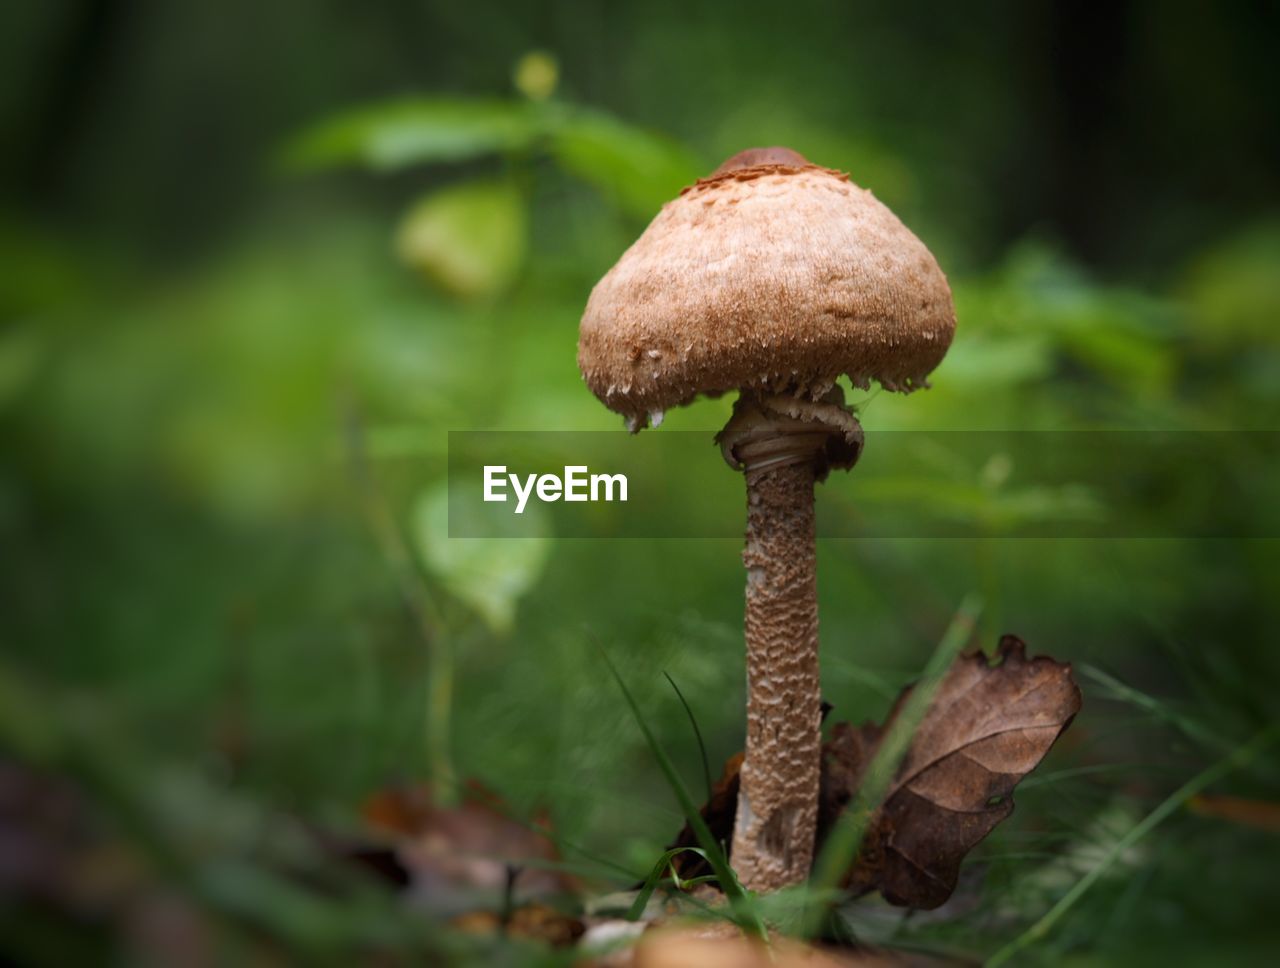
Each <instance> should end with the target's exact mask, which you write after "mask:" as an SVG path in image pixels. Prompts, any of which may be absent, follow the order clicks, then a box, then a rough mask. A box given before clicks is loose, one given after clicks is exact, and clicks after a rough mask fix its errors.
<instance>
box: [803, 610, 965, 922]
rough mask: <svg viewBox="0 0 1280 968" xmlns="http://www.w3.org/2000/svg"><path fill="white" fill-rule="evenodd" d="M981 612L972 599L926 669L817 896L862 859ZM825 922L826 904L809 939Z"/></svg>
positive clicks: (851, 810)
mask: <svg viewBox="0 0 1280 968" xmlns="http://www.w3.org/2000/svg"><path fill="white" fill-rule="evenodd" d="M981 611H982V605H981V601H980V599H979V598H978V597H977V596H976V595H969V596H968V597H966V598H965V599H964V601H963V602H961V603H960V608H959V610H958V611H957V612H956V614H955V617H954V618H953V619H952V620H951V624H950V625H948V626H947V630H946V632H944V633H943V636H942V638H941V640H940V641H939V642H938V645H937V647H936V648H935V649H934V650H933V655H931V656H930V657H929V661H928V662H927V663H926V664H925V667H924V672H923V673H922V674H921V676H920V680H919V681H918V682H917V683H916V685H915V687H914V688H913V689H912V690H911V694H910V695H909V696H908V697H907V700H906V702H905V703H904V704H903V706H902V710H901V711H900V712H899V713H898V715H897V717H896V718H895V719H894V721H893V723H892V724H891V725H890V726H889V730H888V732H886V733H885V736H884V739H883V740H882V741H881V742H880V747H879V749H877V750H876V755H875V756H874V757H873V758H872V760H871V764H870V766H868V767H867V772H866V776H865V778H864V779H863V782H862V786H861V787H860V788H859V789H858V793H857V795H856V797H855V798H854V801H853V803H851V804H850V805H849V806H848V807H847V808H846V809H845V811H844V813H843V814H842V815H841V817H840V820H839V822H838V823H837V824H836V827H835V829H834V830H832V832H831V834H830V835H829V836H828V837H827V842H826V844H825V845H824V846H823V848H822V854H821V855H820V856H819V857H818V861H817V863H816V864H815V865H814V874H813V877H812V879H811V880H810V888H811V890H812V891H813V892H814V894H815V896H817V897H829V896H831V895H832V893H833V892H835V891H837V889H838V887H839V885H840V881H841V880H842V879H843V877H844V874H845V872H846V871H847V870H848V869H849V866H850V865H851V864H852V863H853V862H854V859H855V858H856V857H857V856H858V851H859V850H860V849H861V847H862V838H863V836H864V835H865V834H866V831H867V825H868V824H869V823H870V821H871V817H872V815H873V814H874V813H875V811H876V810H877V809H878V808H879V806H880V804H881V802H882V801H883V800H884V797H885V794H887V793H888V791H889V787H890V785H891V784H892V783H893V777H894V775H895V774H896V773H897V772H898V767H899V766H901V765H902V758H903V757H904V756H906V754H907V750H908V748H909V747H910V746H911V740H912V738H913V737H914V736H915V732H916V728H917V727H918V726H919V725H920V722H921V720H923V719H924V716H925V713H926V712H928V710H929V704H930V703H931V702H932V701H933V697H934V694H935V693H936V692H937V691H938V686H939V685H941V683H942V679H943V677H944V676H945V675H946V674H947V670H948V669H950V668H951V663H952V661H953V660H954V659H955V657H956V655H957V654H959V652H960V650H961V649H963V648H964V646H965V643H966V642H968V641H969V639H970V637H971V636H972V635H973V630H974V627H975V625H976V623H977V619H978V615H979V614H980V613H981ZM824 917H825V904H820V905H818V906H816V907H815V908H814V909H813V910H812V911H811V912H810V915H809V917H808V918H807V919H806V930H807V933H809V934H812V933H813V932H814V931H816V930H817V929H818V928H819V927H820V926H821V923H822V920H823V918H824Z"/></svg>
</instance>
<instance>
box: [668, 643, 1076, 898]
mask: <svg viewBox="0 0 1280 968" xmlns="http://www.w3.org/2000/svg"><path fill="white" fill-rule="evenodd" d="M910 692H911V687H908V688H907V689H905V690H903V692H902V694H901V695H900V696H899V697H898V700H897V702H896V703H895V704H894V707H893V709H892V710H891V712H890V713H889V716H888V718H887V720H886V721H885V723H884V725H882V726H877V725H875V724H873V723H867V724H865V725H863V726H861V727H857V728H855V727H853V726H852V725H850V724H849V723H837V724H836V725H835V727H834V728H833V729H832V732H831V738H830V739H829V740H827V742H826V743H824V744H823V763H822V783H821V790H820V796H819V806H818V842H819V848H820V847H821V844H822V842H823V840H824V839H825V837H826V835H827V833H828V832H829V831H830V830H831V828H832V826H833V825H834V824H835V822H836V821H837V820H838V819H839V817H840V814H841V812H842V811H843V810H844V809H845V808H846V807H847V806H848V804H849V802H850V801H851V800H852V799H853V797H854V795H855V794H856V792H857V790H858V788H859V787H860V786H861V784H862V781H863V778H864V775H865V773H866V769H867V766H868V765H869V764H870V762H871V759H872V757H873V756H875V753H876V750H877V749H878V748H879V744H880V741H881V739H882V737H883V736H884V734H885V732H886V731H887V729H888V727H889V725H890V724H891V723H892V722H893V721H894V719H895V718H896V717H897V716H898V715H899V713H900V711H901V709H902V707H903V704H904V702H905V700H906V698H907V696H908V695H909V694H910ZM1079 709H1080V690H1079V688H1078V687H1077V686H1076V684H1075V681H1074V679H1073V678H1072V676H1071V666H1070V665H1069V664H1067V663H1062V662H1057V661H1055V660H1054V659H1051V658H1048V657H1047V656H1036V657H1034V658H1031V659H1028V658H1027V656H1026V646H1025V645H1024V644H1023V642H1022V641H1021V640H1020V639H1018V638H1016V637H1014V636H1012V635H1006V636H1004V638H1002V639H1001V640H1000V645H999V647H998V649H997V650H996V655H995V657H994V661H989V660H988V658H987V657H986V656H985V655H983V654H982V653H980V652H974V653H970V654H967V655H963V656H961V657H959V658H958V659H956V661H955V662H954V663H953V664H952V666H951V668H950V669H949V670H948V671H947V674H946V676H945V677H944V678H943V681H942V682H941V684H940V685H939V687H938V691H937V693H936V694H935V695H934V698H933V701H932V702H931V703H930V706H929V710H928V711H927V712H926V713H925V716H924V719H923V720H922V721H921V723H920V725H919V726H918V727H917V729H916V732H915V735H914V736H913V738H912V741H911V745H910V747H909V748H908V750H907V753H906V755H905V757H904V758H903V761H902V763H901V765H900V766H899V768H898V771H897V774H896V777H895V779H894V781H893V783H892V785H891V786H890V788H889V790H888V792H887V794H886V796H885V799H884V801H883V802H882V804H881V806H880V808H879V809H878V810H877V811H876V812H875V813H874V814H873V815H872V818H871V821H870V823H869V825H868V827H867V831H866V834H865V836H864V837H863V842H862V848H861V851H860V853H859V855H858V858H857V860H856V861H855V863H854V865H853V867H852V869H851V870H850V871H849V872H848V874H847V875H846V877H845V879H844V886H845V887H848V888H850V889H851V890H852V891H853V892H854V893H856V894H865V893H867V892H870V891H873V890H879V891H880V893H881V894H882V895H884V898H885V900H887V901H889V902H890V903H891V904H896V905H900V906H904V907H913V908H925V909H930V908H935V907H938V906H939V905H941V904H942V903H943V902H944V901H946V900H947V898H948V897H950V896H951V892H952V891H954V890H955V886H956V881H957V878H958V877H959V873H960V864H961V862H962V861H963V860H964V858H965V855H966V854H968V853H969V851H970V850H972V849H973V848H974V847H975V846H976V845H977V844H978V842H979V841H981V840H982V839H983V838H984V837H986V836H987V834H989V833H990V832H991V831H992V829H993V828H994V827H995V826H996V825H997V824H998V823H1000V821H1001V820H1004V819H1005V818H1006V817H1008V816H1009V814H1010V813H1012V812H1013V799H1012V793H1013V790H1014V787H1016V786H1017V784H1018V782H1019V781H1020V780H1021V779H1022V778H1023V777H1024V776H1026V774H1027V773H1029V772H1030V771H1031V770H1032V769H1034V768H1035V766H1036V765H1037V764H1038V763H1039V762H1040V760H1041V759H1043V758H1044V755H1045V754H1046V753H1047V752H1048V751H1049V748H1050V747H1051V746H1052V745H1053V743H1054V742H1055V741H1056V740H1057V738H1058V737H1059V736H1060V735H1061V734H1062V732H1063V730H1065V729H1066V728H1067V726H1068V725H1070V723H1071V720H1072V718H1073V717H1074V716H1075V714H1076V713H1077V712H1078V711H1079ZM741 762H742V756H741V754H738V755H737V756H735V757H733V758H732V759H730V760H729V761H728V762H727V763H726V764H725V770H724V774H723V775H722V776H721V777H720V779H719V781H718V782H717V783H716V785H715V788H714V790H713V793H712V797H711V799H710V800H709V801H708V802H707V804H706V806H704V807H703V809H702V815H703V818H704V819H705V820H706V822H707V826H708V827H709V828H710V829H711V832H712V834H713V835H714V836H715V837H716V839H717V840H720V841H721V842H722V843H725V844H728V843H729V842H731V840H732V837H733V823H734V815H735V813H736V810H737V798H738V768H739V767H740V765H741ZM694 843H696V839H695V838H694V836H693V833H692V831H691V830H690V829H689V828H688V826H687V825H686V827H685V829H684V830H682V831H681V832H680V835H679V836H678V837H677V839H676V841H675V844H674V845H673V846H692V845H693V844H694ZM730 859H731V860H732V858H730ZM672 863H673V866H674V867H675V868H676V871H677V873H679V875H680V876H681V877H683V878H692V877H696V876H700V875H705V874H708V873H710V871H709V869H706V863H705V861H703V860H702V858H701V857H699V856H698V855H696V854H693V853H689V852H686V853H682V854H679V855H677V857H676V858H675V859H674V860H673V862H672Z"/></svg>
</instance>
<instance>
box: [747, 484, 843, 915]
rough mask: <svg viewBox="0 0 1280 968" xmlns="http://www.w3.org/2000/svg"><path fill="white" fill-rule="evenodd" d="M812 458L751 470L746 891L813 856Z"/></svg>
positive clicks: (800, 874) (796, 873) (787, 878)
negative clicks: (800, 461) (810, 459)
mask: <svg viewBox="0 0 1280 968" xmlns="http://www.w3.org/2000/svg"><path fill="white" fill-rule="evenodd" d="M815 477H816V470H815V467H814V464H813V462H812V461H805V462H802V463H793V464H787V465H783V466H774V467H768V468H765V469H760V470H755V471H748V472H747V474H746V478H747V545H746V550H745V551H744V552H743V555H742V560H743V563H744V564H745V565H746V567H747V595H746V598H747V608H746V639H747V746H746V758H745V759H744V761H743V764H742V772H741V787H740V792H739V795H738V813H737V820H736V823H735V826H734V832H733V851H732V859H733V866H734V869H735V870H736V871H737V873H738V877H739V878H740V879H741V881H742V884H743V886H744V887H746V888H747V889H748V890H751V891H757V892H765V891H774V890H777V889H779V888H782V887H786V886H789V885H792V884H799V883H801V882H803V881H804V880H805V879H806V878H807V877H808V876H809V869H810V866H811V864H812V862H813V843H814V831H815V828H816V825H817V816H818V779H819V773H820V768H821V755H822V735H821V723H822V710H821V704H822V698H821V693H820V691H819V683H818V588H817V577H816V574H817V562H816V554H815V533H814V508H813V485H814V481H815Z"/></svg>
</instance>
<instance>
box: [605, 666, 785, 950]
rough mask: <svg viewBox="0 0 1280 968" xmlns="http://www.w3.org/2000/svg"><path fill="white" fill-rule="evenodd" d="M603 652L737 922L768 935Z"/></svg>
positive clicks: (629, 693) (669, 759)
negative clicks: (704, 853)
mask: <svg viewBox="0 0 1280 968" xmlns="http://www.w3.org/2000/svg"><path fill="white" fill-rule="evenodd" d="M600 655H601V657H602V658H603V659H604V662H605V665H606V666H608V667H609V673H610V674H611V675H612V676H613V679H614V682H616V683H617V684H618V689H619V691H620V692H621V693H622V698H623V699H625V700H626V703H627V707H628V708H629V709H630V710H631V715H632V718H633V719H635V721H636V725H637V726H639V727H640V732H641V733H642V734H643V735H644V739H645V742H646V743H647V744H648V745H649V751H650V752H651V753H652V754H653V758H654V759H655V760H656V761H657V763H658V766H659V767H660V768H661V770H662V773H663V776H665V777H666V780H667V785H668V786H670V787H671V792H672V793H674V794H675V796H676V799H677V800H678V801H679V803H680V809H681V810H682V811H683V812H684V816H685V820H687V821H688V823H689V827H690V829H691V830H692V831H693V833H694V836H695V837H697V838H698V843H699V844H700V845H701V847H702V849H703V851H705V852H706V858H707V863H709V864H710V865H711V869H712V871H713V872H714V873H715V875H716V879H717V880H718V881H719V882H720V889H721V890H722V891H724V893H725V897H727V898H728V899H729V902H730V907H731V909H732V910H733V912H734V915H735V919H734V920H735V922H736V923H737V924H738V926H739V927H741V928H742V929H743V930H744V931H746V932H747V933H749V934H753V935H755V936H756V937H759V938H767V937H768V932H767V930H766V929H765V926H764V922H763V921H762V920H761V918H760V915H759V914H758V913H756V911H755V907H754V904H753V903H752V899H751V898H750V897H749V896H748V895H747V892H746V891H745V890H743V887H742V884H741V883H739V881H738V877H737V875H736V874H734V872H733V869H732V868H731V867H729V862H728V860H727V859H726V858H725V855H724V851H723V850H722V849H721V847H720V844H719V843H718V842H717V841H716V839H715V837H714V836H713V835H712V833H711V830H710V829H709V828H708V827H707V822H706V821H705V820H703V819H702V814H701V813H700V812H699V810H698V806H697V804H695V803H694V802H693V797H692V796H691V795H690V794H689V789H688V787H686V786H685V785H684V781H683V780H682V779H680V774H679V773H678V772H676V768H675V764H673V763H672V762H671V758H670V757H669V756H667V752H666V750H664V749H663V748H662V744H661V743H659V742H658V738H657V737H656V736H654V735H653V731H652V730H651V729H649V724H648V723H647V722H646V721H645V718H644V715H643V714H642V713H641V712H640V707H639V705H637V704H636V701H635V697H633V696H632V695H631V690H630V689H628V688H627V684H626V682H625V681H624V680H623V678H622V674H621V673H619V672H618V668H617V666H615V665H614V664H613V660H612V659H611V658H610V657H609V653H608V652H606V651H605V650H604V648H603V647H600Z"/></svg>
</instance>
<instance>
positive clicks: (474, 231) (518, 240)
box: [396, 181, 528, 298]
mask: <svg viewBox="0 0 1280 968" xmlns="http://www.w3.org/2000/svg"><path fill="white" fill-rule="evenodd" d="M396 252H397V254H398V255H399V256H400V258H401V260H402V261H404V262H405V263H406V264H407V265H409V266H412V267H413V268H415V269H417V270H418V271H419V272H421V273H423V274H424V275H426V276H427V277H428V278H429V279H431V280H432V281H433V282H435V283H436V284H437V285H439V286H440V287H441V288H442V289H444V290H446V291H447V292H450V293H452V294H453V295H456V296H462V297H466V298H477V297H484V296H493V295H496V294H498V293H500V292H502V291H503V290H505V289H506V288H507V287H508V286H510V285H511V283H512V282H514V281H515V278H516V276H517V275H518V274H519V272H520V269H521V267H522V266H523V265H524V260H525V256H526V254H527V253H528V213H527V211H526V207H525V202H524V199H523V198H522V197H521V195H520V193H519V192H518V191H517V190H516V188H515V186H514V185H512V184H511V183H510V182H505V181H500V182H493V181H475V182H465V183H463V184H461V185H454V186H452V187H449V188H445V189H443V190H441V191H438V192H433V193H432V194H430V195H428V196H426V197H425V198H423V199H422V200H421V201H419V202H418V203H417V204H416V205H414V206H413V207H412V208H411V209H410V210H409V213H408V215H406V216H405V219H404V221H403V222H402V223H401V225H400V230H399V232H398V233H397V234H396Z"/></svg>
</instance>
